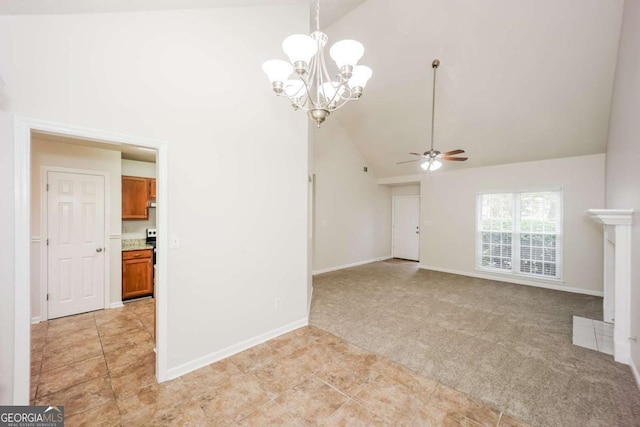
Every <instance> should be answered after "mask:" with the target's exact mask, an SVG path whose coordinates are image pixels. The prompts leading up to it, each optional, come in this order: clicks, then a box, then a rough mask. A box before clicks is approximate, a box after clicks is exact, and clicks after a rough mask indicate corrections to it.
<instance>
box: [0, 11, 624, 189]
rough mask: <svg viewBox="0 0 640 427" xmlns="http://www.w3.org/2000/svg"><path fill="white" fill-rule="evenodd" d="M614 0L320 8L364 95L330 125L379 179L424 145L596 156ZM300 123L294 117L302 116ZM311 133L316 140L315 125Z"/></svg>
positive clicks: (483, 155)
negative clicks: (354, 58) (356, 45)
mask: <svg viewBox="0 0 640 427" xmlns="http://www.w3.org/2000/svg"><path fill="white" fill-rule="evenodd" d="M312 3H313V1H312V0H109V1H104V0H56V1H51V0H3V1H2V2H1V3H0V14H11V13H23V14H24V13H86V12H114V11H129V10H159V9H176V8H183V9H184V8H200V7H229V6H256V5H272V4H312ZM622 6H623V0H606V1H602V0H480V1H479V0H366V1H365V0H321V26H322V28H323V29H324V30H325V31H326V32H327V33H328V35H329V38H330V44H331V43H332V42H335V41H337V40H340V39H343V38H352V39H355V40H359V41H361V42H362V43H363V44H364V45H365V49H366V52H365V56H364V57H363V59H362V61H361V63H363V64H366V65H369V66H371V68H373V73H374V74H373V77H372V79H371V80H370V82H369V85H368V86H367V88H366V91H365V95H364V96H363V98H362V99H361V100H360V101H359V102H357V103H351V105H347V106H345V108H343V109H341V110H340V111H339V112H336V113H335V114H333V115H332V116H331V117H330V118H329V119H328V120H339V121H340V122H341V124H342V125H343V127H344V128H345V129H346V130H347V132H348V133H349V134H350V136H351V138H352V139H353V141H354V142H355V144H356V145H357V146H358V148H359V150H360V151H361V153H362V155H363V156H364V157H365V159H366V161H367V162H368V164H369V166H370V167H371V169H372V171H373V172H374V173H375V174H376V175H377V176H378V177H389V176H400V175H412V174H416V173H418V172H420V171H421V169H420V168H419V166H418V163H409V164H405V165H396V163H397V162H400V161H403V160H409V159H411V156H409V155H408V154H407V153H409V152H412V151H417V152H423V151H426V150H427V149H428V148H429V135H430V132H431V90H432V68H431V62H432V61H433V59H435V58H438V59H440V60H441V63H442V65H441V66H440V68H439V69H438V82H437V94H436V102H437V103H436V125H435V148H436V149H439V150H441V151H448V150H451V149H456V148H462V149H464V150H466V151H467V154H468V156H469V158H470V159H469V161H468V162H465V163H457V162H456V163H453V162H450V163H448V164H445V166H444V167H443V169H455V168H462V167H478V166H486V165H494V164H501V163H513V162H521V161H530V160H542V159H548V158H554V157H567V156H576V155H586V154H594V153H602V152H604V151H605V149H606V142H607V132H608V120H609V109H610V100H611V93H612V87H613V78H614V71H615V63H616V57H617V48H618V39H619V34H620V24H621V18H622ZM301 119H302V117H301ZM318 132H320V133H321V132H322V129H320V130H319V131H318Z"/></svg>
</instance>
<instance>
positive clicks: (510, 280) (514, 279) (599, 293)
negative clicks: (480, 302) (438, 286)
mask: <svg viewBox="0 0 640 427" xmlns="http://www.w3.org/2000/svg"><path fill="white" fill-rule="evenodd" d="M420 268H421V269H423V270H433V271H439V272H442V273H450V274H457V275H459V276H467V277H475V278H478V279H486V280H495V281H498V282H506V283H514V284H516V285H525V286H533V287H536V288H544V289H552V290H554V291H564V292H572V293H574V294H584V295H591V296H596V297H601V296H604V293H603V292H602V291H590V290H588V289H580V288H573V287H570V286H562V285H554V284H552V283H542V282H535V281H532V280H526V279H520V278H518V277H511V276H509V277H505V276H498V275H493V274H483V273H476V272H473V273H472V272H468V271H459V270H452V269H448V268H438V267H431V266H428V265H423V264H420Z"/></svg>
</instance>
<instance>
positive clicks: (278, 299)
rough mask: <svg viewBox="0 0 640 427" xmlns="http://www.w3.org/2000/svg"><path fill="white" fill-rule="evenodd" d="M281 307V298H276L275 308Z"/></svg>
mask: <svg viewBox="0 0 640 427" xmlns="http://www.w3.org/2000/svg"><path fill="white" fill-rule="evenodd" d="M281 308H282V299H280V298H276V310H280V309H281Z"/></svg>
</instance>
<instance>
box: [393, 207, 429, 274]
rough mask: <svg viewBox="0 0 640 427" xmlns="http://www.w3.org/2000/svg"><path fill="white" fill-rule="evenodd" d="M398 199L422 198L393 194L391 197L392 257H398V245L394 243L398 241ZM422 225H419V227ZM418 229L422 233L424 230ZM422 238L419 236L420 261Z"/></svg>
mask: <svg viewBox="0 0 640 427" xmlns="http://www.w3.org/2000/svg"><path fill="white" fill-rule="evenodd" d="M396 199H418V200H420V196H419V195H412V196H392V197H391V257H392V258H395V257H396V253H395V252H396V246H395V245H394V243H395V241H396ZM418 207H420V203H418ZM418 224H420V212H418ZM419 226H420V225H418V227H419ZM418 231H419V232H420V233H422V230H421V229H420V228H418ZM421 240H422V239H420V237H418V262H420V242H421Z"/></svg>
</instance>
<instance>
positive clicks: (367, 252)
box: [313, 113, 391, 273]
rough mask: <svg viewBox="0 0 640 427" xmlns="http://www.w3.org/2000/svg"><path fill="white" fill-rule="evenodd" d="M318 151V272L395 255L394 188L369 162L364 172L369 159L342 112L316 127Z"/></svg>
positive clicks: (316, 188) (315, 251) (316, 263)
mask: <svg viewBox="0 0 640 427" xmlns="http://www.w3.org/2000/svg"><path fill="white" fill-rule="evenodd" d="M337 114H339V113H337ZM314 154H315V156H314V162H315V176H316V182H315V190H316V199H315V208H316V211H315V240H314V257H313V271H314V273H315V272H323V271H330V270H334V269H338V268H341V267H347V266H351V265H356V264H360V263H365V262H370V261H375V260H379V259H381V258H388V257H390V256H391V189H390V188H389V187H387V186H383V185H378V183H377V179H376V176H375V175H374V171H372V170H371V169H370V168H369V170H368V172H364V170H363V168H364V167H365V166H366V165H367V163H366V162H365V160H364V158H363V157H362V155H361V154H360V152H359V151H358V149H357V148H356V146H355V144H354V142H353V140H352V139H351V137H350V136H349V134H348V133H347V132H346V130H345V129H344V127H343V126H342V124H341V123H340V122H339V121H338V119H337V118H335V117H329V118H328V119H327V121H326V122H325V123H323V124H322V127H321V128H320V129H316V131H315V145H314Z"/></svg>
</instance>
